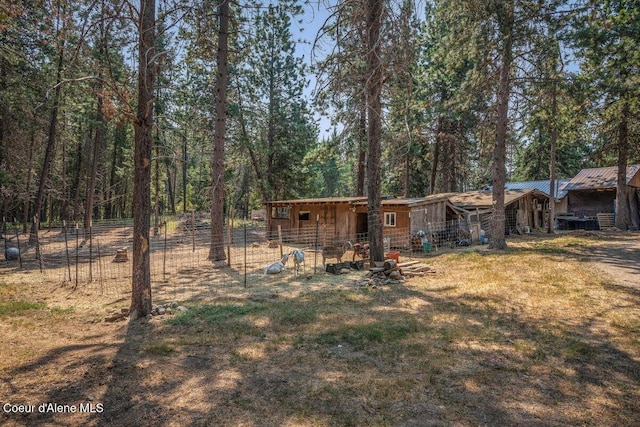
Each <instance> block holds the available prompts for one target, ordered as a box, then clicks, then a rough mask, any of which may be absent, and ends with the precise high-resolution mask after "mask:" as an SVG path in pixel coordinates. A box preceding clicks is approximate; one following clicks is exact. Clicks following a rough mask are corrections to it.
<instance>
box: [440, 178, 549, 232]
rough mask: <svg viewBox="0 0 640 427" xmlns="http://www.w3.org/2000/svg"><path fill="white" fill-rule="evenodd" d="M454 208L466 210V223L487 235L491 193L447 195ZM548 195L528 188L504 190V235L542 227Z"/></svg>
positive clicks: (491, 209)
mask: <svg viewBox="0 0 640 427" xmlns="http://www.w3.org/2000/svg"><path fill="white" fill-rule="evenodd" d="M449 198H450V200H451V203H453V204H454V205H455V206H457V207H459V208H462V209H464V210H466V211H469V222H470V223H471V224H475V223H480V224H481V228H482V229H484V230H485V231H486V232H488V231H489V230H490V217H491V215H492V213H493V193H492V192H490V191H471V192H467V193H459V194H453V195H450V196H449ZM548 203H549V195H548V194H545V193H543V192H542V191H539V190H536V189H532V188H528V189H521V190H505V192H504V206H505V233H506V234H510V233H513V232H518V233H525V232H527V228H528V229H529V230H533V229H538V228H542V227H545V221H546V220H547V218H546V217H545V206H548Z"/></svg>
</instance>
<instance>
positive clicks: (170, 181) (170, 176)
mask: <svg viewBox="0 0 640 427" xmlns="http://www.w3.org/2000/svg"><path fill="white" fill-rule="evenodd" d="M165 164H166V167H167V191H168V192H169V212H171V215H175V214H176V190H175V187H176V174H175V170H174V168H173V165H172V164H171V163H169V161H167V162H166V163H165Z"/></svg>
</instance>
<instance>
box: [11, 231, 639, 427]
mask: <svg viewBox="0 0 640 427" xmlns="http://www.w3.org/2000/svg"><path fill="white" fill-rule="evenodd" d="M595 235H596V234H594V236H595ZM598 236H599V237H598V239H599V240H598V242H599V244H598V245H595V246H593V247H590V248H589V250H585V251H584V253H581V256H583V257H585V258H587V259H588V260H589V263H588V265H589V266H590V268H591V267H595V268H597V269H598V270H599V271H601V272H602V273H603V274H604V275H605V276H606V277H607V280H608V281H609V283H610V285H611V286H617V287H620V288H624V289H625V292H627V293H628V294H630V295H632V296H634V297H635V298H636V300H637V299H638V298H639V297H640V284H639V283H640V280H639V279H638V278H639V277H640V235H639V234H623V233H617V234H616V233H611V234H610V235H606V236H608V237H602V236H603V235H598ZM2 270H3V266H2V265H0V274H1V275H2V276H0V277H1V278H0V284H1V283H4V284H3V285H2V286H3V288H2V294H0V295H2V300H4V301H19V300H24V299H27V298H28V300H29V301H30V302H32V303H35V304H38V303H40V304H43V306H45V305H46V307H47V308H48V309H47V310H43V309H39V308H38V306H35V307H34V308H33V309H31V310H26V311H25V312H24V313H25V315H20V316H14V317H5V318H3V317H2V316H1V315H0V336H1V337H2V346H1V349H0V404H2V405H3V410H2V411H0V424H1V425H8V426H23V425H51V426H54V425H55V426H61V425H69V426H75V425H123V426H124V425H149V426H174V425H175V426H182V425H194V426H195V425H234V426H241V425H243V426H244V425H246V426H261V425H292V426H293V425H349V424H350V423H349V422H348V421H345V423H344V424H341V423H340V422H337V421H336V418H335V417H326V416H325V415H326V414H330V413H331V412H332V411H333V410H337V409H335V408H332V407H324V408H320V409H318V408H315V407H311V408H314V409H313V410H310V412H311V413H309V414H306V415H304V416H301V415H300V413H299V412H298V413H297V414H292V415H291V417H290V418H287V417H282V418H280V421H279V422H278V424H275V423H274V422H273V421H271V420H270V419H269V418H268V417H266V418H264V419H263V420H261V419H251V418H250V415H243V414H251V411H250V410H247V411H245V412H242V411H237V412H236V411H235V410H234V409H233V408H232V407H231V406H229V405H230V402H236V404H239V405H245V406H246V407H247V408H250V407H251V405H252V403H251V401H250V400H251V395H246V396H242V395H239V392H238V390H252V391H251V393H258V392H262V393H271V391H272V390H276V391H277V390H281V389H283V385H282V382H283V381H284V382H288V384H287V389H291V388H293V389H295V387H296V384H297V382H298V381H302V379H301V378H296V376H295V372H296V371H298V370H300V374H301V375H304V374H303V373H304V371H303V370H302V369H300V368H299V367H298V366H295V365H294V366H278V365H269V366H268V367H267V369H269V370H270V371H267V372H262V373H261V375H256V376H254V377H252V378H253V379H251V380H250V381H253V382H255V384H246V383H245V384H243V381H247V380H243V378H242V377H241V375H240V374H239V373H238V371H237V370H235V369H234V366H235V365H234V363H236V362H234V359H233V356H232V355H230V354H225V353H224V352H216V351H214V347H215V345H216V343H215V342H214V343H212V342H211V341H207V340H205V339H203V341H202V342H201V343H200V344H199V343H197V342H195V343H194V342H191V341H190V342H189V345H190V346H191V347H190V348H191V351H190V352H189V353H188V354H187V353H180V354H179V355H175V356H173V357H166V354H165V353H166V352H172V351H173V350H172V348H171V347H166V348H165V347H163V346H164V345H165V344H163V343H162V340H158V339H154V340H150V339H149V337H151V336H153V337H158V336H162V334H163V330H164V329H165V328H168V327H169V326H167V325H166V322H164V321H163V319H164V318H160V317H156V318H153V319H151V320H149V321H140V322H136V323H133V324H129V323H128V322H126V321H120V322H105V320H104V319H105V317H107V316H109V315H110V314H112V313H114V312H118V311H119V310H121V309H122V308H126V307H128V305H129V300H130V295H129V294H128V293H121V294H119V295H111V296H108V297H105V296H101V295H99V294H98V293H96V292H95V291H86V290H82V289H78V290H73V289H72V288H71V287H70V285H68V284H61V283H46V282H44V283H43V282H40V281H37V280H34V276H33V275H31V274H30V273H19V274H12V275H7V274H6V269H4V270H5V271H2ZM361 276H362V273H352V275H349V276H345V278H341V281H338V280H334V279H333V278H332V277H328V276H326V277H325V278H324V279H323V280H307V279H306V278H305V277H304V276H302V277H299V278H297V279H292V280H291V281H287V282H285V281H283V282H277V283H273V282H271V283H267V284H266V286H264V285H263V286H260V287H253V288H252V287H249V288H243V287H241V286H238V284H237V283H238V281H237V280H236V279H237V278H234V277H232V276H231V275H230V276H228V277H226V276H225V275H224V274H222V275H218V277H217V279H216V280H215V281H214V280H213V279H212V276H211V274H210V272H209V274H207V276H206V277H207V280H200V279H199V277H200V275H199V272H198V271H194V272H193V277H192V281H191V283H190V285H191V286H190V288H189V289H190V291H189V294H181V293H179V292H176V291H175V289H176V287H175V286H173V287H171V289H170V290H171V292H167V293H165V294H163V293H162V292H159V293H158V294H157V295H155V298H156V300H157V301H160V302H169V301H172V300H177V301H181V302H182V301H185V300H195V299H198V300H207V299H209V300H215V299H216V298H220V297H221V296H224V298H226V299H238V300H246V299H249V300H252V301H262V300H270V299H277V298H283V297H292V296H297V297H301V298H305V295H309V293H311V292H315V291H319V292H340V289H349V288H350V287H352V286H353V283H354V281H355V280H357V279H358V278H359V277H361ZM321 277H324V276H321ZM416 280H418V279H416ZM230 283H233V285H231V284H230ZM185 339H186V338H185ZM189 339H191V338H189ZM230 339H233V337H231V338H230ZM240 339H242V338H240ZM243 344H244V343H243V342H237V343H236V345H237V347H238V348H239V349H241V350H239V353H240V354H242V355H243V357H245V358H247V359H252V358H255V360H259V359H260V357H259V354H257V353H260V351H262V350H260V345H259V343H258V344H256V345H254V344H255V343H253V344H252V345H251V346H250V345H248V344H247V345H246V346H245V347H243ZM273 345H277V344H273ZM338 347H339V349H338V350H335V351H336V352H347V353H348V354H347V355H344V354H342V355H341V357H344V358H347V359H350V360H357V361H363V360H365V359H366V361H367V362H370V364H372V365H374V366H375V365H376V363H377V362H376V358H375V357H373V356H370V355H366V354H363V353H361V352H358V351H357V350H356V349H349V348H344V347H340V346H338ZM243 348H245V350H244V351H245V353H242V349H243ZM263 350H264V349H263ZM264 351H266V350H264ZM452 357H453V356H452ZM238 363H239V362H238ZM299 363H301V364H304V363H305V361H304V360H300V361H299ZM495 363H500V361H499V360H496V361H495ZM634 363H635V368H633V369H635V370H636V373H635V374H634V375H636V376H637V375H638V372H640V365H638V363H640V362H638V361H635V362H634ZM223 365H224V366H226V367H228V369H224V370H216V369H214V368H215V367H216V366H223ZM259 366H260V364H259V363H258V362H257V363H256V369H259ZM287 370H290V371H291V372H290V373H289V374H288V375H284V374H283V373H285V372H287ZM206 372H214V373H215V374H214V375H212V376H206V375H205V373H206ZM340 375H343V374H341V373H339V372H331V371H327V372H324V373H323V376H325V379H327V383H328V384H331V382H332V381H339V378H340ZM333 376H334V377H335V378H332V377H333ZM239 384H242V387H238V385H239ZM324 387H327V386H326V385H325V386H324ZM407 387H408V386H407ZM470 387H471V386H470ZM504 390H509V388H508V387H505V388H504ZM509 391H510V392H512V393H518V390H516V389H511V390H509ZM407 392H408V393H413V392H414V391H413V388H411V387H410V388H409V389H408V390H407ZM415 392H420V393H423V392H424V390H423V391H419V390H415ZM498 397H500V398H502V397H505V396H498ZM302 398H303V397H300V399H302ZM486 398H487V399H494V398H496V396H486ZM549 398H550V399H551V400H553V396H549ZM246 400H249V401H246ZM289 400H290V397H287V396H279V395H278V394H277V393H274V396H273V397H272V398H270V399H268V402H270V403H269V404H271V405H273V406H274V407H277V406H278V405H279V404H280V403H281V402H287V401H289ZM238 402H240V403H238ZM260 404H261V405H263V404H264V402H262V403H260ZM319 404H325V405H329V406H331V405H335V402H334V403H332V402H328V403H327V402H324V403H322V402H320V403H319ZM425 405H426V406H425V407H423V408H418V409H416V408H404V409H403V408H396V410H397V411H398V412H401V411H408V412H411V411H413V412H415V414H418V415H416V417H415V418H414V419H403V421H402V423H401V424H402V425H461V426H463V425H491V424H492V423H491V420H492V419H493V420H495V419H502V420H503V421H504V420H505V419H507V420H508V419H509V418H500V417H498V416H496V415H495V414H494V415H492V414H486V417H487V418H486V419H484V420H483V419H481V418H465V417H458V418H456V417H453V418H452V417H450V416H449V417H447V416H446V408H443V407H440V406H438V405H433V406H430V405H429V404H425ZM550 405H551V406H553V404H552V403H550ZM338 406H339V404H338ZM462 406H464V405H462ZM212 408H215V410H212ZM263 411H264V412H263ZM323 411H326V413H325V414H323ZM357 411H360V412H362V411H364V415H367V414H369V415H370V416H371V417H373V418H372V419H375V420H376V421H375V422H372V424H376V425H395V423H394V422H393V421H388V422H385V421H384V420H380V419H377V418H375V414H376V411H378V409H376V408H375V407H372V406H371V404H369V403H367V401H363V402H361V404H360V405H359V406H358V409H357ZM268 412H269V409H268V408H266V409H265V408H260V410H259V411H257V412H255V413H258V414H259V413H268ZM285 412H286V411H285ZM532 412H533V413H535V410H532ZM203 414H206V415H203ZM638 414H639V416H640V412H638ZM360 419H362V418H360ZM452 419H453V422H451V420H452ZM447 420H449V421H447ZM514 420H515V421H513V424H512V425H517V424H521V422H522V420H523V419H522V418H515V419H514ZM507 424H508V422H507ZM525 424H528V423H525ZM593 424H594V425H600V424H599V423H598V422H597V420H595V421H594V423H593ZM529 425H562V420H557V419H555V420H554V419H553V418H547V419H545V417H544V413H539V414H537V415H536V417H534V418H532V419H531V423H530V424H529ZM636 425H640V424H636Z"/></svg>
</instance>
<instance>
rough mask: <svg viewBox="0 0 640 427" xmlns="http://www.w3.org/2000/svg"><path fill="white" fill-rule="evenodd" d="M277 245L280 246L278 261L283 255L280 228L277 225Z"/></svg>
mask: <svg viewBox="0 0 640 427" xmlns="http://www.w3.org/2000/svg"><path fill="white" fill-rule="evenodd" d="M278 243H279V246H280V259H282V257H283V256H284V253H282V226H281V225H278Z"/></svg>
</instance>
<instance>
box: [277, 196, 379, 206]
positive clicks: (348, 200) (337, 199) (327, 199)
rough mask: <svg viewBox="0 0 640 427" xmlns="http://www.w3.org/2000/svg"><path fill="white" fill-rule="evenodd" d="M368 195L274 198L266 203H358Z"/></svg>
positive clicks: (285, 204) (284, 204)
mask: <svg viewBox="0 0 640 427" xmlns="http://www.w3.org/2000/svg"><path fill="white" fill-rule="evenodd" d="M366 200H367V198H366V197H320V198H316V199H311V198H309V199H291V200H274V201H271V202H267V203H266V204H271V205H279V206H288V205H310V204H340V203H356V202H361V201H366Z"/></svg>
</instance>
